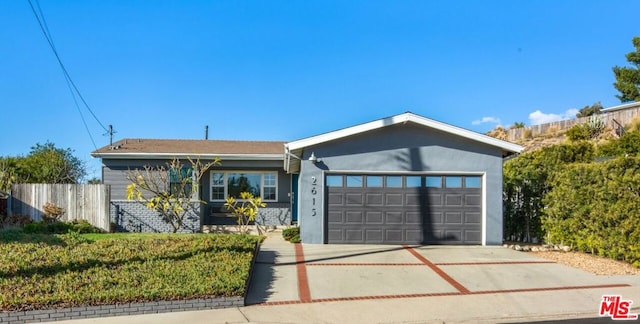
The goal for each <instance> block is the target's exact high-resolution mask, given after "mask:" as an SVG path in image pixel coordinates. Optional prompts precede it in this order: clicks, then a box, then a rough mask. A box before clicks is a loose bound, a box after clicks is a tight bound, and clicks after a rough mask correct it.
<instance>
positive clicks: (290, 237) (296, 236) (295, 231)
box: [282, 227, 300, 243]
mask: <svg viewBox="0 0 640 324" xmlns="http://www.w3.org/2000/svg"><path fill="white" fill-rule="evenodd" d="M282 237H283V238H284V239H285V240H287V241H289V242H291V243H300V227H290V228H287V229H284V230H283V231H282Z"/></svg>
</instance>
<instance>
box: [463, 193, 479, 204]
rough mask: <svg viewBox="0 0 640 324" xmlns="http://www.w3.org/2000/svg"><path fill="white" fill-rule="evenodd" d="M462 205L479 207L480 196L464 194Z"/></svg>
mask: <svg viewBox="0 0 640 324" xmlns="http://www.w3.org/2000/svg"><path fill="white" fill-rule="evenodd" d="M464 205H465V206H467V207H481V206H482V196H481V195H477V194H466V195H464Z"/></svg>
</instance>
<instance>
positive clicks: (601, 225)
mask: <svg viewBox="0 0 640 324" xmlns="http://www.w3.org/2000/svg"><path fill="white" fill-rule="evenodd" d="M638 175H640V158H631V157H630V158H624V157H620V158H617V159H614V160H609V161H605V162H601V163H576V164H571V165H567V166H565V167H564V168H563V169H562V170H561V171H559V172H557V173H556V176H555V177H554V178H553V180H552V181H550V183H549V184H550V187H551V188H552V189H551V190H550V191H549V192H548V193H547V194H546V196H545V198H544V203H545V206H546V207H545V208H544V209H543V211H542V212H543V213H544V214H545V216H546V217H542V219H541V220H542V226H543V228H544V229H545V230H546V231H547V232H548V238H549V240H550V242H549V243H561V244H565V245H570V246H572V247H575V248H577V249H578V250H581V251H585V252H590V253H595V254H598V255H601V256H606V257H609V258H612V259H616V260H624V261H627V262H629V263H631V264H634V265H637V264H638V263H639V262H640V248H639V246H640V244H639V243H640V227H639V226H638V224H640V215H639V214H638V210H640V199H638V194H639V191H638V189H637V188H640V176H638Z"/></svg>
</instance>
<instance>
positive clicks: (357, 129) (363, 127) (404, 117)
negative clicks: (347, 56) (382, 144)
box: [285, 112, 524, 153]
mask: <svg viewBox="0 0 640 324" xmlns="http://www.w3.org/2000/svg"><path fill="white" fill-rule="evenodd" d="M406 122H413V123H417V124H419V125H423V126H426V127H430V128H433V129H436V130H440V131H443V132H447V133H450V134H454V135H458V136H462V137H465V138H468V139H471V140H474V141H477V142H481V143H484V144H487V145H491V146H495V147H499V148H501V149H502V150H504V151H508V152H513V153H519V152H522V150H524V148H523V147H522V146H520V145H517V144H513V143H509V142H506V141H503V140H499V139H497V138H493V137H490V136H487V135H483V134H479V133H476V132H473V131H470V130H467V129H464V128H460V127H456V126H453V125H449V124H445V123H442V122H438V121H435V120H432V119H428V118H425V117H422V116H418V115H415V114H413V113H409V112H407V113H404V114H400V115H396V116H392V117H387V118H383V119H379V120H375V121H372V122H368V123H365V124H360V125H356V126H352V127H348V128H343V129H340V130H337V131H333V132H329V133H324V134H320V135H317V136H312V137H308V138H304V139H301V140H297V141H293V142H290V143H287V144H285V150H288V151H289V152H292V151H294V150H298V149H302V148H305V147H309V146H314V145H318V144H321V143H325V142H329V141H333V140H336V139H340V138H344V137H347V136H351V135H355V134H359V133H363V132H367V131H371V130H375V129H379V128H382V127H385V126H391V125H396V124H399V123H406Z"/></svg>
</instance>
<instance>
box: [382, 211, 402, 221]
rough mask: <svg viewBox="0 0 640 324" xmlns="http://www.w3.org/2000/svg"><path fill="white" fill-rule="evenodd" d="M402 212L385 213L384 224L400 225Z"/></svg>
mask: <svg viewBox="0 0 640 324" xmlns="http://www.w3.org/2000/svg"><path fill="white" fill-rule="evenodd" d="M402 223H403V221H402V212H386V213H385V224H402Z"/></svg>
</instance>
